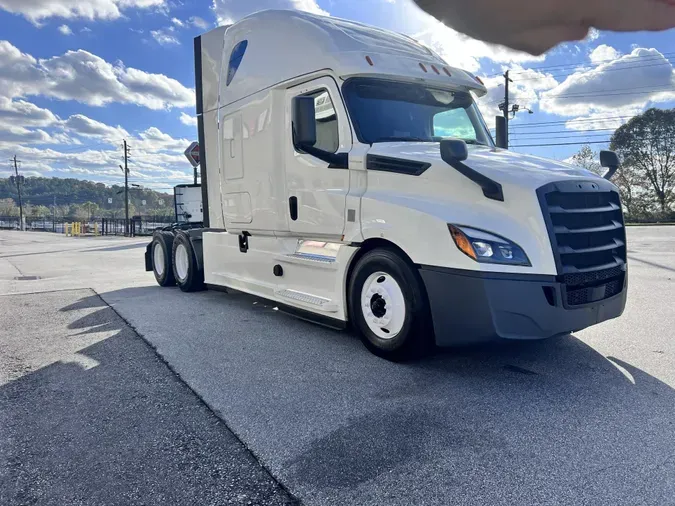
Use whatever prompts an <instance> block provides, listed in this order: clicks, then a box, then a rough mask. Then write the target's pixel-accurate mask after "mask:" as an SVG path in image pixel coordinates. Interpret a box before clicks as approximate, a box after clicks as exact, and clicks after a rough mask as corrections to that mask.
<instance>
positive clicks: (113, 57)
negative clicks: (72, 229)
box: [0, 0, 675, 190]
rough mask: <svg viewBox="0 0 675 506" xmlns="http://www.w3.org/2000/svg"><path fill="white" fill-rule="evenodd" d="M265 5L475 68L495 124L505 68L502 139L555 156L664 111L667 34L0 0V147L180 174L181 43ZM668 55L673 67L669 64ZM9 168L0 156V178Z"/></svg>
mask: <svg viewBox="0 0 675 506" xmlns="http://www.w3.org/2000/svg"><path fill="white" fill-rule="evenodd" d="M264 8H287V9H290V8H297V9H303V10H307V11H310V12H315V13H319V14H326V15H331V16H337V17H342V18H347V19H353V20H357V21H361V22H365V23H369V24H373V25H376V26H380V27H383V28H388V29H392V30H395V31H399V32H403V33H406V34H408V35H411V36H413V37H415V38H417V39H418V40H420V41H422V42H423V43H425V44H427V45H429V46H430V47H432V48H433V49H435V50H436V51H437V52H438V53H439V54H441V56H443V57H444V58H445V59H446V60H447V61H448V63H450V64H451V65H453V66H457V67H462V68H466V69H468V70H471V71H473V72H475V73H476V74H478V75H481V76H484V77H485V81H486V84H487V85H488V88H489V93H488V95H487V96H486V97H485V98H483V99H481V101H480V105H481V109H482V110H483V113H484V114H485V116H486V120H487V122H488V124H490V125H492V124H493V123H494V119H493V117H494V115H495V114H497V113H498V108H497V107H498V104H499V102H500V101H501V100H502V99H503V94H504V92H503V87H501V86H500V85H502V83H503V81H504V80H503V78H501V77H500V74H501V73H503V71H504V70H506V69H511V71H512V78H513V81H514V82H513V84H512V85H511V101H512V102H514V101H515V102H516V103H518V104H520V105H521V106H522V107H528V108H530V109H532V110H533V112H534V114H528V113H527V112H520V113H519V114H518V115H517V116H516V118H515V120H513V122H512V127H513V128H512V130H511V143H512V145H514V146H527V147H516V148H514V149H516V150H518V151H522V152H528V153H533V154H537V155H541V156H549V157H554V158H558V159H566V158H568V157H569V156H571V155H572V154H573V153H574V152H576V151H578V149H579V148H580V147H581V146H580V145H579V144H574V145H562V146H529V145H541V144H567V143H580V142H583V141H592V142H594V143H597V144H593V147H594V149H602V148H604V147H606V144H601V142H605V141H606V140H607V139H608V138H609V135H610V134H611V131H612V130H611V129H613V128H616V127H617V126H618V125H620V124H621V123H622V122H623V121H625V120H626V119H627V118H629V117H630V116H632V115H634V114H637V113H639V112H641V111H642V110H644V109H646V108H648V107H651V106H657V107H668V108H670V107H675V71H674V70H673V63H675V31H674V30H670V31H667V32H661V33H631V34H615V33H605V32H593V33H591V35H590V36H589V37H588V38H587V39H586V40H585V41H582V42H576V43H568V44H563V45H561V46H559V47H557V48H555V49H553V50H552V51H550V52H549V53H547V54H546V55H543V56H541V57H537V58H535V57H532V56H530V55H525V54H522V53H516V52H513V51H510V50H506V49H504V48H500V47H495V46H491V45H488V44H485V43H482V42H479V41H476V40H473V39H469V38H467V37H465V36H462V35H461V34H458V33H457V32H455V31H453V30H451V29H449V28H447V27H445V26H443V25H441V24H440V23H438V22H437V21H436V20H434V19H433V18H431V17H430V16H427V15H426V14H424V13H422V12H421V11H419V9H417V7H415V6H414V5H413V3H412V2H411V1H410V0H360V1H357V0H345V1H338V0H212V1H208V2H207V1H204V2H187V1H185V2H181V1H174V0H91V1H89V2H86V3H85V2H78V1H77V0H31V1H25V0H0V28H1V29H0V156H1V157H2V158H3V159H7V160H8V159H9V158H10V157H11V156H13V155H14V154H16V155H17V156H18V158H19V159H20V160H22V167H21V169H22V171H23V172H24V173H25V174H27V175H44V176H57V177H78V178H82V179H89V180H94V181H102V182H105V183H114V182H119V181H121V180H122V177H123V175H122V172H121V171H120V169H119V168H118V167H117V166H118V164H119V163H121V160H122V149H121V141H122V139H126V140H127V141H128V143H129V145H130V146H131V147H132V152H131V153H132V157H131V162H130V167H131V169H132V179H133V181H134V182H136V183H140V184H143V185H144V186H147V187H150V188H156V189H161V190H168V189H170V188H171V187H172V186H173V185H175V184H178V183H181V182H186V181H189V180H190V178H191V167H190V166H189V165H188V164H187V161H186V160H185V159H184V158H183V155H182V151H183V150H184V148H185V147H187V145H188V144H189V143H190V142H191V141H192V140H194V139H196V127H195V122H194V91H193V88H194V75H193V53H192V39H193V38H194V37H195V36H196V35H198V34H200V33H203V32H205V31H206V30H208V29H209V28H211V27H214V26H216V25H217V24H218V23H226V22H231V21H233V20H237V19H239V18H241V17H242V16H245V15H247V14H249V13H251V12H253V11H255V10H260V9H264ZM671 62H673V63H671ZM8 174H9V165H8V164H7V162H5V163H4V164H3V165H0V176H1V177H4V176H7V175H8Z"/></svg>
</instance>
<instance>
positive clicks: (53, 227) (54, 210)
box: [52, 195, 56, 232]
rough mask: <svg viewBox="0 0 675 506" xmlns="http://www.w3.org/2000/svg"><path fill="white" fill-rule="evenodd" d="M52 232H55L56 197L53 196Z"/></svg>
mask: <svg viewBox="0 0 675 506" xmlns="http://www.w3.org/2000/svg"><path fill="white" fill-rule="evenodd" d="M52 232H56V195H54V205H53V206H52Z"/></svg>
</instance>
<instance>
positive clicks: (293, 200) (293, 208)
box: [288, 197, 298, 221]
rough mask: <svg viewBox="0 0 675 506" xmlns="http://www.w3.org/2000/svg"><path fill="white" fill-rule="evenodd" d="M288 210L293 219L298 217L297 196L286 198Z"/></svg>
mask: <svg viewBox="0 0 675 506" xmlns="http://www.w3.org/2000/svg"><path fill="white" fill-rule="evenodd" d="M288 210H289V211H290V213H291V219H292V220H293V221H295V220H297V219H298V197H290V198H289V199H288Z"/></svg>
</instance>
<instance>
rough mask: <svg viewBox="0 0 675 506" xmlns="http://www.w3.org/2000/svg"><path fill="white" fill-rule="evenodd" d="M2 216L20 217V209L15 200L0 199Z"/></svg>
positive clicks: (0, 213) (0, 214)
mask: <svg viewBox="0 0 675 506" xmlns="http://www.w3.org/2000/svg"><path fill="white" fill-rule="evenodd" d="M0 216H19V207H18V206H17V205H16V203H15V202H14V199H0Z"/></svg>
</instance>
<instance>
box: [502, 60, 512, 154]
mask: <svg viewBox="0 0 675 506" xmlns="http://www.w3.org/2000/svg"><path fill="white" fill-rule="evenodd" d="M509 72H510V71H509V70H507V71H506V72H505V73H504V139H505V140H506V149H509V83H510V82H512V81H511V78H510V77H509Z"/></svg>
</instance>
